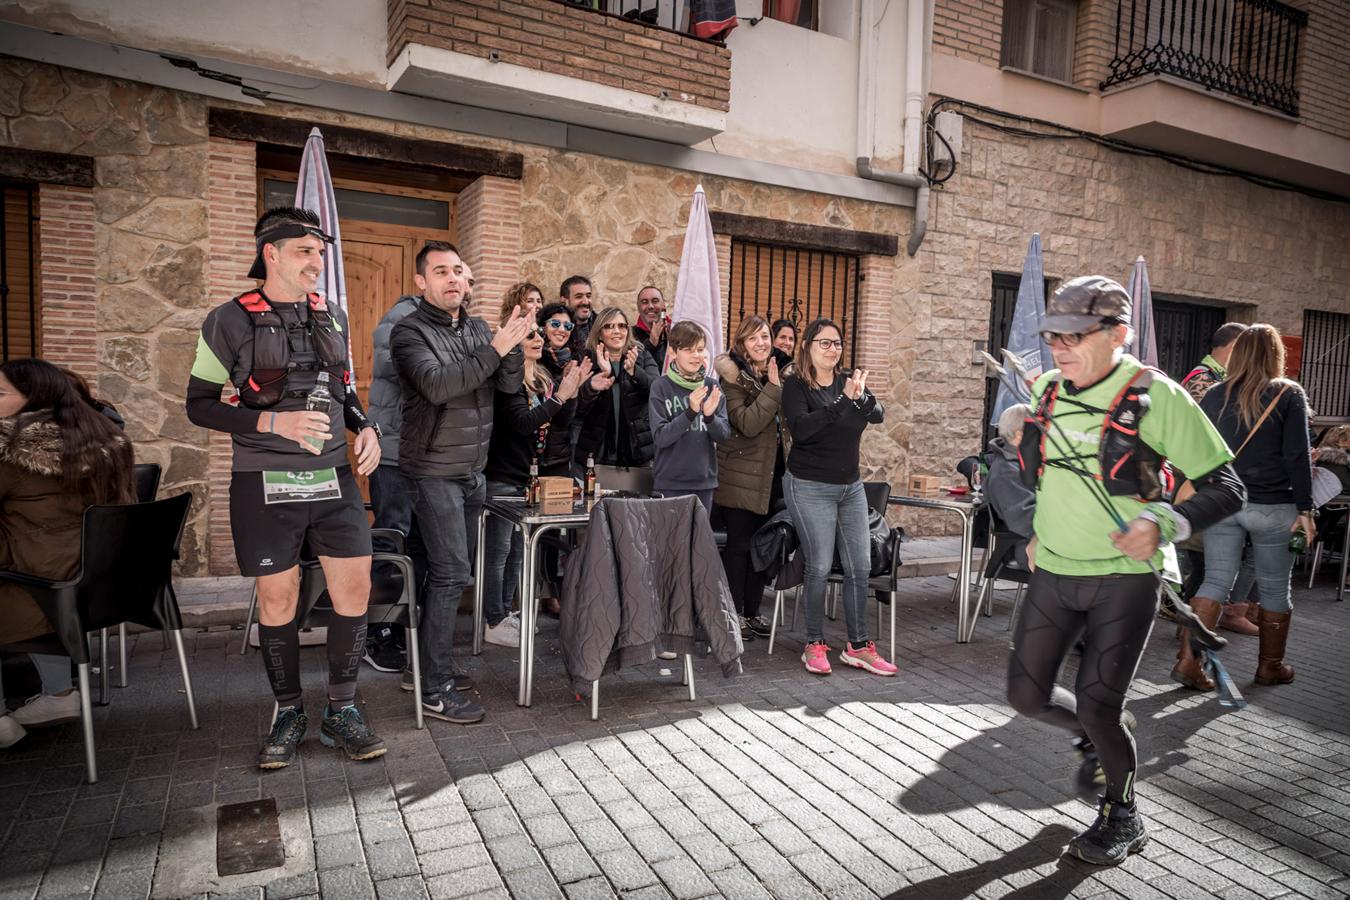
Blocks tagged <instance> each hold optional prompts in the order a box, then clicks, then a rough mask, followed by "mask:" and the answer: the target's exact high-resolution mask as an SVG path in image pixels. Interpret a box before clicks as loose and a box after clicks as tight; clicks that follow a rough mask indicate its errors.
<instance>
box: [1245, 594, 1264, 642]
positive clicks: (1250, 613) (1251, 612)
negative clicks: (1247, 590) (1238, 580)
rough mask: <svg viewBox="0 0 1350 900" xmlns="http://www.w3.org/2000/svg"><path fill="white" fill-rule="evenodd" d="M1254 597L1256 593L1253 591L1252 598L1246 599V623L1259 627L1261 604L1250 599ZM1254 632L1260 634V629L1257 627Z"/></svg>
mask: <svg viewBox="0 0 1350 900" xmlns="http://www.w3.org/2000/svg"><path fill="white" fill-rule="evenodd" d="M1255 596H1256V592H1255V591H1253V592H1252V596H1251V597H1248V598H1247V621H1248V622H1251V623H1252V624H1253V625H1256V626H1260V624H1261V604H1260V603H1259V602H1258V601H1256V600H1254V599H1252V598H1253V597H1255ZM1256 631H1257V633H1260V631H1261V629H1260V627H1258V628H1257V629H1256Z"/></svg>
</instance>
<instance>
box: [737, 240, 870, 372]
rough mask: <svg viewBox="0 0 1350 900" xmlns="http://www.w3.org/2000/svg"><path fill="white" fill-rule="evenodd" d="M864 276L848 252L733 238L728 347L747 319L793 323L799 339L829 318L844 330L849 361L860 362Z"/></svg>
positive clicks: (857, 260) (855, 258)
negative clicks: (860, 297) (815, 323)
mask: <svg viewBox="0 0 1350 900" xmlns="http://www.w3.org/2000/svg"><path fill="white" fill-rule="evenodd" d="M861 273H862V267H861V266H860V265H859V258H858V257H857V256H853V255H850V254H847V253H834V252H831V251H827V250H803V249H799V248H796V247H783V246H780V245H777V244H764V243H758V242H755V241H741V240H732V242H731V275H730V280H731V284H730V291H729V294H728V296H729V298H730V299H729V303H728V309H727V334H726V345H727V346H728V347H730V346H731V340H732V337H733V336H734V335H735V334H736V329H737V328H738V327H739V326H740V324H741V320H742V319H744V318H745V317H746V316H753V315H758V316H761V317H763V319H764V320H765V321H766V322H768V323H769V324H770V325H772V324H773V323H774V321H775V320H777V319H787V320H788V321H789V322H791V323H792V324H793V326H794V327H795V328H796V330H797V334H798V335H800V334H801V332H802V329H803V328H805V327H806V325H807V323H809V322H810V321H811V320H812V319H816V318H819V317H820V316H825V317H826V318H830V319H833V320H834V321H836V322H838V323H839V325H840V327H842V328H843V329H844V340H846V341H848V345H849V356H848V359H849V360H853V359H856V358H857V355H858V352H857V351H858V327H857V326H858V284H859V281H860V278H861Z"/></svg>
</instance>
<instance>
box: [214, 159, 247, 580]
mask: <svg viewBox="0 0 1350 900" xmlns="http://www.w3.org/2000/svg"><path fill="white" fill-rule="evenodd" d="M256 156H257V155H256V151H255V148H254V145H253V144H252V143H251V142H249V141H232V140H227V139H225V138H217V137H213V138H211V142H210V149H209V155H208V157H207V164H206V174H207V194H206V197H207V228H208V234H209V237H210V256H209V257H208V258H207V290H208V292H209V294H210V299H211V301H212V305H215V304H218V303H223V302H225V301H226V300H228V299H229V298H231V297H234V296H236V295H238V294H241V293H243V292H244V291H246V290H248V289H249V288H251V287H253V286H254V284H255V282H254V281H253V279H251V278H248V277H247V275H248V269H249V266H250V265H252V263H253V256H254V253H255V247H254V242H253V225H254V222H256V221H257V218H258V217H257V208H258V182H257V177H258V176H257V162H256ZM230 393H233V391H230ZM209 441H210V445H209V446H210V451H209V452H210V487H211V499H210V511H209V513H208V522H209V526H208V527H209V531H210V555H209V557H208V560H209V565H210V570H211V573H212V574H213V575H227V574H236V573H237V572H238V569H237V567H236V565H235V560H234V540H233V539H232V538H231V536H230V504H229V497H230V462H231V448H230V436H229V435H228V434H225V433H223V432H220V431H212V432H210V437H209Z"/></svg>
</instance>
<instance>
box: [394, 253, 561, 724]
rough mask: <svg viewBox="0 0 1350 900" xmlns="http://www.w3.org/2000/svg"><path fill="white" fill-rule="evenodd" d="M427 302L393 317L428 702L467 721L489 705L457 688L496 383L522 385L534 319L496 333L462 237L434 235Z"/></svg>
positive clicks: (437, 713) (430, 710)
mask: <svg viewBox="0 0 1350 900" xmlns="http://www.w3.org/2000/svg"><path fill="white" fill-rule="evenodd" d="M422 255H423V258H424V260H425V263H424V266H423V270H424V274H421V275H418V276H416V280H417V286H418V287H419V288H421V289H422V297H423V302H422V304H421V305H419V306H418V307H417V309H416V310H415V311H413V312H412V313H409V314H408V316H407V317H405V318H404V319H403V320H402V321H401V322H399V323H398V324H397V325H396V326H394V331H393V333H392V334H391V335H390V339H389V346H390V352H391V353H392V355H393V358H394V367H395V368H396V369H397V370H398V377H399V382H400V385H401V388H402V397H403V429H402V433H401V435H400V440H399V469H400V471H401V472H402V473H403V474H404V475H406V476H407V477H408V478H411V479H412V480H413V481H415V482H416V483H417V502H416V506H415V511H416V516H417V522H418V527H419V529H420V531H421V535H422V543H423V544H424V545H425V547H426V551H427V577H426V583H425V584H424V585H423V586H422V594H421V598H422V600H421V602H422V615H421V626H422V628H421V632H420V634H419V639H420V640H421V654H422V687H423V691H424V693H423V695H422V705H423V711H424V712H425V713H426V715H428V716H432V717H433V718H438V719H443V720H445V721H447V722H457V723H461V724H468V723H471V722H477V721H480V720H481V719H482V718H483V708H482V707H481V706H479V705H478V704H477V703H475V702H474V701H472V700H470V699H468V698H467V697H465V696H464V695H463V694H461V693H459V692H458V691H456V690H455V686H454V661H453V659H452V657H451V644H452V641H453V639H454V634H455V614H456V613H457V612H458V611H459V601H460V595H461V594H463V592H464V586H465V585H466V584H467V583H468V581H469V571H470V562H469V561H470V559H472V557H473V552H474V547H473V540H474V538H475V537H476V536H477V533H478V514H479V512H480V511H481V509H482V507H483V500H484V492H485V484H486V483H485V481H484V479H483V467H484V466H485V465H486V464H487V451H488V440H489V439H490V438H491V435H492V400H493V391H494V390H501V391H506V392H514V391H517V390H519V389H520V385H521V379H522V377H523V375H522V373H523V371H524V360H523V356H522V354H521V352H520V348H519V344H520V342H521V341H522V340H523V339H524V338H525V336H526V334H528V333H529V331H530V329H531V328H532V327H533V324H534V323H533V321H532V320H530V319H529V318H528V317H527V316H526V315H525V314H524V312H523V311H522V310H517V311H516V312H515V313H514V314H512V316H511V318H510V319H508V320H507V322H506V324H505V325H503V326H502V327H501V329H500V330H499V331H498V332H497V335H496V336H495V337H494V336H493V335H492V332H491V331H490V330H489V329H488V326H487V323H485V322H484V321H483V320H482V319H478V318H475V317H473V316H471V315H469V311H468V309H467V308H466V307H464V306H463V297H464V294H465V293H466V291H467V289H468V285H467V283H466V276H465V271H466V267H465V265H464V263H463V261H462V260H461V259H460V258H459V254H458V253H456V252H455V249H454V247H452V246H451V245H449V244H443V243H440V242H431V243H428V245H427V247H426V248H425V249H424V251H423V254H422Z"/></svg>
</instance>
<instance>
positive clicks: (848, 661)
mask: <svg viewBox="0 0 1350 900" xmlns="http://www.w3.org/2000/svg"><path fill="white" fill-rule="evenodd" d="M839 661H840V662H841V663H843V664H844V665H846V666H853V667H854V668H855V669H865V670H866V671H868V672H871V673H872V674H873V675H884V676H886V677H890V676H892V675H894V674H895V673H896V672H899V671H900V669H899V667H897V666H896V665H895V663H892V662H890V661H888V660H886V659H883V658H882V656H881V654H880V653H878V652H877V642H876V641H868V642H867V643H865V644H863V645H862V646H861V647H859V648H858V649H856V650H855V649H853V646H852V645H851V644H850V645H847V646H845V647H844V651H843V652H842V653H840V654H839Z"/></svg>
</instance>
